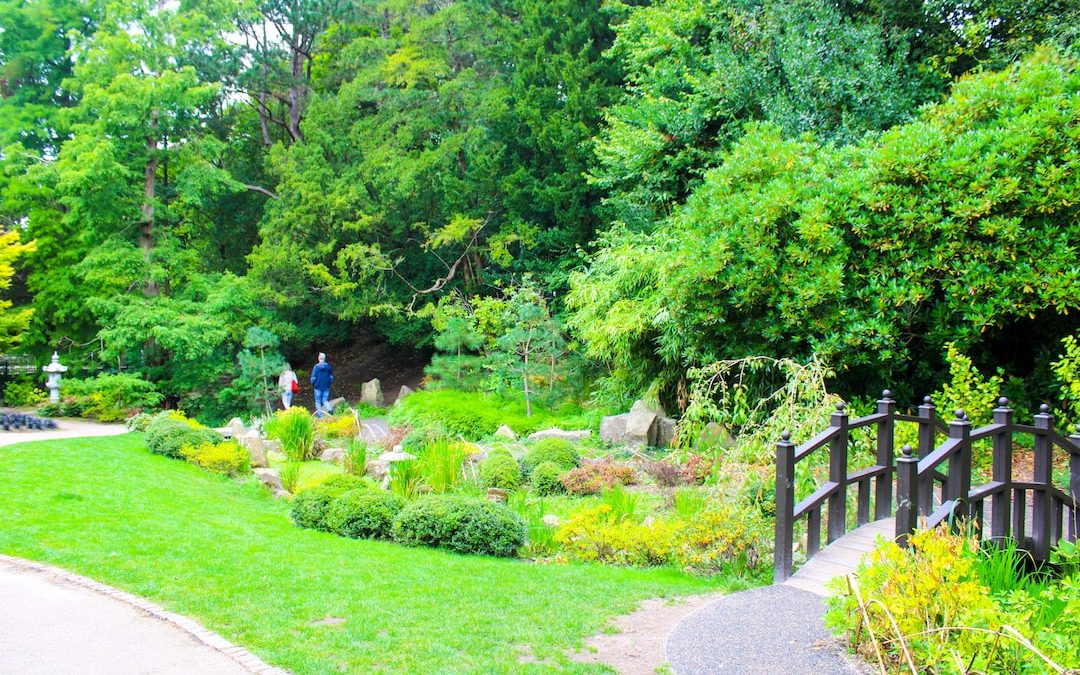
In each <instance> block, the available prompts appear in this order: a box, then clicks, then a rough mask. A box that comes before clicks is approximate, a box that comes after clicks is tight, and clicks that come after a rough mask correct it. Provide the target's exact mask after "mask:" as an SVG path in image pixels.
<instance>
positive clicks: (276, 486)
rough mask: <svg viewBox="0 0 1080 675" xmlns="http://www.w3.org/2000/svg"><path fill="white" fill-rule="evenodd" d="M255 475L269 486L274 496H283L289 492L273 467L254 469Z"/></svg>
mask: <svg viewBox="0 0 1080 675" xmlns="http://www.w3.org/2000/svg"><path fill="white" fill-rule="evenodd" d="M255 477H256V478H257V479H259V482H260V483H262V484H263V485H265V486H266V487H267V488H269V489H270V492H271V493H273V495H274V496H275V497H284V496H286V495H288V494H289V491H288V490H286V489H285V486H284V485H282V484H281V476H279V475H278V472H277V471H275V470H274V469H255Z"/></svg>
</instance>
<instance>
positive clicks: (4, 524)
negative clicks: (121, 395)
mask: <svg viewBox="0 0 1080 675" xmlns="http://www.w3.org/2000/svg"><path fill="white" fill-rule="evenodd" d="M0 552H2V553H5V554H9V555H15V556H21V557H24V558H29V559H32V560H38V561H43V562H47V563H51V564H54V565H58V566H60V567H64V568H66V569H69V570H72V571H75V572H77V573H80V574H84V575H86V576H89V577H92V578H94V579H97V580H100V581H103V582H106V583H109V584H113V585H115V586H118V587H120V588H123V589H125V590H127V591H130V592H132V593H136V594H138V595H143V596H146V597H148V598H151V599H152V600H154V601H155V602H158V603H160V604H162V605H164V606H165V607H168V608H169V609H171V610H173V611H177V612H180V613H182V614H186V615H189V616H192V617H195V618H197V619H198V620H200V621H201V622H203V623H204V624H205V625H206V626H208V627H209V628H211V629H213V630H216V631H218V632H220V633H221V634H222V635H224V636H225V637H226V638H228V639H230V640H233V641H235V642H237V643H239V644H242V645H244V646H246V647H248V648H249V649H251V650H252V651H254V652H256V653H257V654H258V655H259V656H261V657H262V658H264V659H266V660H267V661H268V662H270V663H272V664H275V665H278V666H282V667H284V668H287V669H290V670H292V671H294V672H296V673H328V672H372V671H376V672H417V673H437V672H443V673H445V672H485V673H487V672H522V671H530V672H541V671H549V670H554V669H555V668H556V667H557V666H560V665H561V666H562V667H563V668H564V669H566V670H569V671H570V672H596V670H597V669H596V667H595V666H582V665H579V664H570V663H567V662H566V660H565V657H564V656H563V650H564V649H565V648H567V647H571V646H575V645H580V644H581V641H582V639H583V638H585V637H587V636H589V635H591V634H594V633H596V632H598V631H599V630H601V628H602V627H603V626H604V624H605V623H606V622H607V620H608V619H610V618H611V617H613V616H615V615H618V614H621V613H625V612H628V611H631V610H632V609H633V608H634V607H635V605H636V603H637V601H639V600H641V599H644V598H648V597H654V596H662V595H677V594H687V593H699V592H706V591H710V590H714V589H716V588H717V587H718V586H719V585H721V583H722V582H721V581H719V580H713V581H706V580H701V579H694V578H691V577H687V576H684V575H682V574H680V573H678V572H676V571H673V570H666V569H658V570H645V571H641V570H637V571H635V570H622V569H614V568H609V567H602V566H579V565H534V564H530V563H526V562H522V561H514V560H499V559H490V558H482V557H473V556H460V555H455V554H450V553H443V552H441V551H435V550H428V549H408V548H404V547H400V546H397V545H395V544H390V543H381V542H369V541H353V540H347V539H342V538H340V537H337V536H334V535H331V534H325V533H320V532H312V531H307V530H301V529H299V528H296V527H294V526H293V525H292V524H291V523H290V522H289V520H288V517H287V505H286V504H285V503H283V502H279V501H275V500H273V499H272V498H270V497H269V496H268V495H267V494H266V493H265V492H264V491H263V490H262V489H261V488H260V487H259V486H257V485H254V484H253V483H251V482H245V483H240V482H237V481H232V480H229V479H226V478H221V477H217V476H213V475H211V474H207V473H205V472H203V471H202V470H201V469H198V468H196V467H194V466H191V465H188V464H185V463H183V462H180V461H177V460H170V459H166V458H163V457H157V456H154V455H151V454H150V453H149V452H147V451H146V449H145V446H144V445H143V442H142V437H141V436H139V435H127V436H120V437H112V438H100V439H83V440H76V441H44V442H37V443H26V444H21V445H15V446H8V447H0ZM328 616H334V617H342V618H344V619H346V621H345V622H344V623H343V624H340V625H336V626H312V625H311V623H312V622H313V621H316V620H318V619H322V618H325V617H328ZM525 645H528V646H529V647H530V648H531V649H532V651H533V653H535V654H536V656H538V657H539V658H540V659H542V660H545V661H544V662H542V663H538V664H523V663H519V662H518V655H519V653H520V650H521V649H522V648H523V646H525Z"/></svg>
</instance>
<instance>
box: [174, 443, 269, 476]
mask: <svg viewBox="0 0 1080 675" xmlns="http://www.w3.org/2000/svg"><path fill="white" fill-rule="evenodd" d="M180 454H181V456H183V458H184V459H186V460H187V461H189V462H191V463H192V464H196V465H198V466H201V467H202V468H204V469H207V470H209V471H214V472H216V473H224V474H228V475H230V476H235V475H238V474H241V473H246V472H247V471H248V470H249V469H250V468H251V458H250V457H249V456H248V453H247V450H244V449H243V448H241V447H240V445H239V444H237V443H235V442H233V441H226V442H224V443H201V444H199V445H185V446H184V447H183V448H181V449H180Z"/></svg>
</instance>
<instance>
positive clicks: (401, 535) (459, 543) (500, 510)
mask: <svg viewBox="0 0 1080 675" xmlns="http://www.w3.org/2000/svg"><path fill="white" fill-rule="evenodd" d="M526 531H527V526H526V524H525V521H524V520H522V518H521V516H519V515H518V514H516V513H514V512H513V511H511V510H510V509H509V508H507V507H506V506H504V505H502V504H495V503H492V502H489V501H486V500H484V499H475V498H470V497H462V496H459V495H427V496H425V497H421V498H419V499H417V500H416V501H414V502H412V503H410V504H409V505H408V506H406V507H405V508H404V509H402V510H401V513H399V514H398V515H397V518H396V519H395V520H394V540H395V541H397V542H400V543H402V544H405V545H407V546H432V547H436V548H448V549H450V550H452V551H457V552H459V553H477V554H480V555H495V556H504V557H509V556H513V555H515V554H516V553H517V550H518V548H520V547H521V546H523V545H524V544H525V538H526V537H525V535H526Z"/></svg>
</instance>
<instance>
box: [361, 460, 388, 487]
mask: <svg viewBox="0 0 1080 675" xmlns="http://www.w3.org/2000/svg"><path fill="white" fill-rule="evenodd" d="M364 473H366V474H367V475H369V476H371V477H372V478H374V479H375V480H376V481H380V482H381V481H382V480H383V479H384V478H386V477H387V476H389V475H390V462H384V461H382V460H379V459H369V460H368V462H367V467H366V468H365V469H364Z"/></svg>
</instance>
